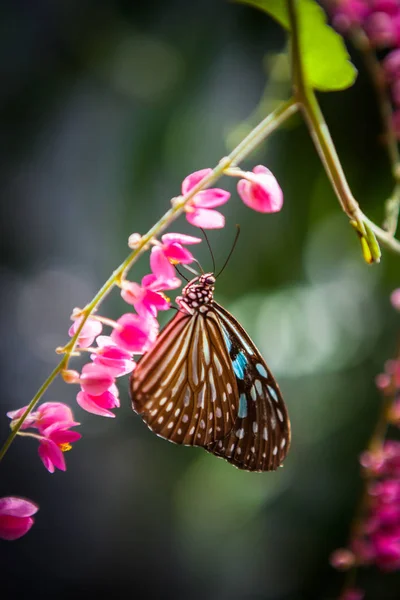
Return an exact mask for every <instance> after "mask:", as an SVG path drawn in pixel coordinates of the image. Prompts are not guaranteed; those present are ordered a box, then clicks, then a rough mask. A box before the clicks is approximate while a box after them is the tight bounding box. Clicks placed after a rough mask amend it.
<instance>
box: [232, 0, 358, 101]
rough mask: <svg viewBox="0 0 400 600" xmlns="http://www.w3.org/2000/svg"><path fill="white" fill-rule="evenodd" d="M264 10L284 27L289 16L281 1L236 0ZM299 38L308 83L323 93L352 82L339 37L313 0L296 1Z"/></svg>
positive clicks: (353, 72) (351, 70)
mask: <svg viewBox="0 0 400 600" xmlns="http://www.w3.org/2000/svg"><path fill="white" fill-rule="evenodd" d="M236 1H238V2H241V3H243V4H249V5H251V6H254V7H256V8H259V9H261V10H263V11H264V12H266V13H268V14H269V15H270V16H271V17H273V18H274V19H276V21H278V23H280V24H281V25H282V27H284V28H285V29H287V30H290V24H289V15H288V11H287V4H286V1H285V0H236ZM296 5H297V11H298V21H299V39H300V47H301V52H302V57H301V59H302V64H303V69H304V75H305V77H306V79H307V82H308V84H309V85H310V86H311V87H313V88H315V89H317V90H321V91H324V92H327V91H334V90H343V89H346V88H348V87H350V86H351V85H353V83H354V81H355V79H356V77H357V70H356V68H355V67H354V65H353V64H352V63H351V62H350V60H349V55H348V52H347V50H346V46H345V44H344V41H343V38H342V37H341V36H340V35H339V34H338V33H336V31H334V30H333V29H332V27H330V26H329V25H328V24H327V19H326V15H325V13H324V11H323V10H322V8H321V7H320V6H319V5H318V4H317V2H316V0H297V3H296Z"/></svg>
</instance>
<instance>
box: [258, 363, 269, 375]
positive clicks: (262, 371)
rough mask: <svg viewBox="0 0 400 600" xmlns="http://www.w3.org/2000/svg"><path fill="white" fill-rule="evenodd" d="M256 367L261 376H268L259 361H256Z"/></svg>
mask: <svg viewBox="0 0 400 600" xmlns="http://www.w3.org/2000/svg"><path fill="white" fill-rule="evenodd" d="M256 369H257V371H258V372H259V373H260V375H262V376H263V377H266V378H267V377H268V373H267V371H266V369H265V367H264V365H262V364H261V363H257V364H256Z"/></svg>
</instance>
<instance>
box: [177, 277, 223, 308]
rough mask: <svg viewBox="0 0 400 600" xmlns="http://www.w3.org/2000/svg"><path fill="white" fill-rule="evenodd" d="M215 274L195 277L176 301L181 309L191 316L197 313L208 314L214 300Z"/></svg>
mask: <svg viewBox="0 0 400 600" xmlns="http://www.w3.org/2000/svg"><path fill="white" fill-rule="evenodd" d="M214 284H215V275H214V273H204V274H203V275H200V276H199V277H195V278H194V279H192V280H191V281H189V283H188V284H187V285H185V287H184V288H183V290H182V296H179V298H177V299H176V301H177V302H178V304H179V306H180V308H181V309H183V310H184V311H185V312H188V313H189V314H193V313H194V312H196V311H200V312H206V311H207V310H208V307H207V305H208V304H210V303H211V302H212V301H213V298H214Z"/></svg>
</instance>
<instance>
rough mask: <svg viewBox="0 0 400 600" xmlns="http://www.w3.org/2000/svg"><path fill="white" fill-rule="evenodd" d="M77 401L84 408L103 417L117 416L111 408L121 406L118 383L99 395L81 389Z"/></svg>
mask: <svg viewBox="0 0 400 600" xmlns="http://www.w3.org/2000/svg"><path fill="white" fill-rule="evenodd" d="M76 401H77V403H78V404H79V406H80V407H81V408H83V410H86V411H87V412H89V413H92V414H94V415H99V416H101V417H115V415H114V413H112V412H111V410H112V409H114V408H119V406H120V403H119V398H118V388H117V386H116V385H112V386H111V387H110V389H108V390H106V391H105V392H103V393H102V394H99V395H98V396H93V395H91V394H87V393H86V392H82V391H81V392H79V393H78V395H77V397H76Z"/></svg>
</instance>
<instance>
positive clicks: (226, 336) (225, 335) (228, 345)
mask: <svg viewBox="0 0 400 600" xmlns="http://www.w3.org/2000/svg"><path fill="white" fill-rule="evenodd" d="M222 334H223V336H224V340H225V344H226V347H227V348H228V352H229V353H230V351H231V349H232V342H231V338H230V337H229V335H228V332H227V330H226V329H225V327H224V326H222Z"/></svg>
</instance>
